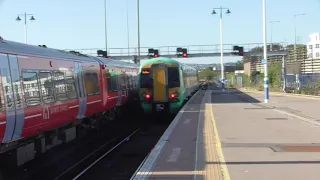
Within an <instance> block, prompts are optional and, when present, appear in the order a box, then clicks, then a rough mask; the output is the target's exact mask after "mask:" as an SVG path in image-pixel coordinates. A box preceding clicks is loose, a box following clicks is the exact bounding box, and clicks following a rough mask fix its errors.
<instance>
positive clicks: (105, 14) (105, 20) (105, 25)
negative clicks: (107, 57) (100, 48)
mask: <svg viewBox="0 0 320 180" xmlns="http://www.w3.org/2000/svg"><path fill="white" fill-rule="evenodd" d="M104 38H105V45H106V52H107V54H108V31H107V0H104Z"/></svg>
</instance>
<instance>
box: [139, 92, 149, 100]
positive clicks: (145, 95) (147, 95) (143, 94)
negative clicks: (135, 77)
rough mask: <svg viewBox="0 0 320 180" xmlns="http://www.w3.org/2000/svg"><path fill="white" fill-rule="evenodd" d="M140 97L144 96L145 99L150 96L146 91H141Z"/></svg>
mask: <svg viewBox="0 0 320 180" xmlns="http://www.w3.org/2000/svg"><path fill="white" fill-rule="evenodd" d="M141 97H143V98H146V99H150V98H151V96H150V94H147V93H142V94H141Z"/></svg>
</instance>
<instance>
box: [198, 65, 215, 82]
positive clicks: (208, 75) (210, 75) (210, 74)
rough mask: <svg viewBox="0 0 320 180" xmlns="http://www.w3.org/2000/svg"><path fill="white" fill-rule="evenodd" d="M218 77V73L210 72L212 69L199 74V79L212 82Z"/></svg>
mask: <svg viewBox="0 0 320 180" xmlns="http://www.w3.org/2000/svg"><path fill="white" fill-rule="evenodd" d="M218 76H219V73H218V72H215V71H213V70H212V68H206V69H204V70H203V71H201V72H200V73H199V78H200V79H206V80H212V79H214V78H216V77H218Z"/></svg>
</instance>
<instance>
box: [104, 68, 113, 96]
mask: <svg viewBox="0 0 320 180" xmlns="http://www.w3.org/2000/svg"><path fill="white" fill-rule="evenodd" d="M106 81H107V83H106V85H107V89H108V92H112V91H113V87H112V78H111V75H110V73H109V72H107V73H106Z"/></svg>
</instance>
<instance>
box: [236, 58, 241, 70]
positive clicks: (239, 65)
mask: <svg viewBox="0 0 320 180" xmlns="http://www.w3.org/2000/svg"><path fill="white" fill-rule="evenodd" d="M235 69H236V70H243V60H238V61H237V62H236V64H235Z"/></svg>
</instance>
